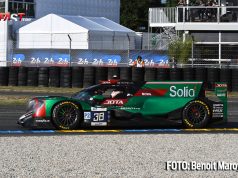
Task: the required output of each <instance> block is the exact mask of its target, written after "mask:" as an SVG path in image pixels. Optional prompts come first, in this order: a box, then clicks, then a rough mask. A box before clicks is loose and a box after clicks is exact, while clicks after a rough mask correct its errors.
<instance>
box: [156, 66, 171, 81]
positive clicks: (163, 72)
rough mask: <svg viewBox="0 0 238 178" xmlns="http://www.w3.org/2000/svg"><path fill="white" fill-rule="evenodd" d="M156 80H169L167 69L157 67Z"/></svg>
mask: <svg viewBox="0 0 238 178" xmlns="http://www.w3.org/2000/svg"><path fill="white" fill-rule="evenodd" d="M156 80H158V81H168V80H169V69H166V68H158V69H157V71H156Z"/></svg>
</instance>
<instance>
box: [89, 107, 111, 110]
mask: <svg viewBox="0 0 238 178" xmlns="http://www.w3.org/2000/svg"><path fill="white" fill-rule="evenodd" d="M91 111H107V108H95V107H91Z"/></svg>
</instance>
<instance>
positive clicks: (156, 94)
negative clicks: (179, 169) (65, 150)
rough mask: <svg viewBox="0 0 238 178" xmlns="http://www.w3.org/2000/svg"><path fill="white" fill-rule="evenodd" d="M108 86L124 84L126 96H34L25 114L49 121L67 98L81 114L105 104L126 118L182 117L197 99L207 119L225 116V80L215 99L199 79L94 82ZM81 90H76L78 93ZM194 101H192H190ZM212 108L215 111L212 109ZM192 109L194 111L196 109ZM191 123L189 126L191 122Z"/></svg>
mask: <svg viewBox="0 0 238 178" xmlns="http://www.w3.org/2000/svg"><path fill="white" fill-rule="evenodd" d="M110 87H111V88H116V87H120V88H125V90H124V92H125V94H126V95H125V96H126V97H125V96H124V97H122V98H116V99H112V98H109V97H106V96H104V94H102V93H101V94H98V93H95V94H94V93H93V94H91V95H90V99H89V98H88V99H86V100H83V99H79V98H77V95H75V96H73V97H62V96H45V97H37V98H34V99H33V100H35V101H36V102H39V103H41V104H39V106H37V105H36V104H35V108H34V112H32V111H29V110H28V112H31V114H28V115H27V116H28V118H30V115H31V118H34V119H37V120H40V119H43V120H45V121H47V122H48V123H49V122H52V117H53V116H52V113H53V111H54V108H55V107H56V106H57V105H59V104H60V103H62V102H68V103H74V104H75V105H76V106H77V107H76V108H77V109H78V110H80V113H81V116H80V117H85V116H83V113H85V112H87V113H89V112H91V111H92V108H106V110H107V111H109V112H111V113H109V115H110V117H111V115H112V112H113V116H117V115H118V113H119V115H120V116H121V113H123V114H122V116H123V117H126V116H127V115H128V116H129V118H131V117H133V115H137V116H138V115H139V116H140V117H142V118H144V120H146V118H147V117H152V116H153V117H161V116H164V117H166V116H167V117H168V116H169V115H173V117H180V118H181V119H183V117H185V116H183V114H184V108H186V106H188V105H189V104H190V103H191V104H193V105H196V103H198V104H197V105H199V104H200V105H201V106H200V107H203V108H204V109H205V111H204V112H205V114H206V117H207V118H209V119H210V120H211V119H212V118H213V116H216V117H214V118H219V119H218V120H223V121H224V120H225V121H226V120H227V88H226V84H224V83H217V84H216V87H215V94H216V96H217V98H218V101H211V100H210V99H208V98H207V97H206V96H205V90H204V89H203V82H201V81H189V82H185V81H184V82H180V81H165V82H160V81H151V82H144V83H140V84H136V83H131V82H128V83H126V82H124V83H120V81H119V80H118V81H117V82H115V81H113V82H110V81H109V82H105V83H102V84H100V85H97V86H95V88H99V89H100V88H102V89H103V90H108V89H110ZM93 88H94V87H91V88H90V89H88V91H91V90H92V91H93ZM83 91H84V92H87V89H84V90H83ZM83 91H82V92H83ZM82 92H79V95H80V94H81V93H82ZM93 92H94V91H93ZM104 92H105V91H104ZM194 101H195V103H193V102H194ZM66 104H67V103H66ZM37 107H38V108H37ZM175 111H178V112H175ZM213 111H214V112H215V113H213ZM174 112H175V113H174ZM105 113H106V112H105ZM114 113H116V114H114ZM171 113H172V114H171ZM173 113H174V114H173ZM194 113H195V114H197V113H196V112H194ZM106 114H107V113H106ZM200 114H201V113H200ZM25 117H26V115H25ZM107 117H109V116H107ZM195 117H196V115H195ZM204 117H205V116H204ZM22 118H23V117H22ZM22 118H21V121H19V123H20V124H21V125H24V124H23V120H24V119H22ZM80 119H81V121H80V122H84V121H85V118H80ZM181 119H180V120H181ZM112 120H113V119H112V118H110V119H108V121H106V122H111V121H112ZM39 122H40V121H39ZM207 122H208V121H206V124H207ZM32 124H33V125H34V126H37V124H36V122H34V121H33V122H32V123H31V125H32ZM107 125H109V124H107ZM188 125H189V124H188ZM190 125H191V126H192V124H190ZM204 125H205V123H204ZM58 128H59V127H58ZM59 129H71V127H62V128H59Z"/></svg>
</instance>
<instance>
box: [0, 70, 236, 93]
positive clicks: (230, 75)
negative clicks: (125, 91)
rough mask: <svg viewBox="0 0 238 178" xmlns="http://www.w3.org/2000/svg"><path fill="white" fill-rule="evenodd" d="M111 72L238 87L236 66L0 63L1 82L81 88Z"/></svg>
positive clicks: (136, 77)
mask: <svg viewBox="0 0 238 178" xmlns="http://www.w3.org/2000/svg"><path fill="white" fill-rule="evenodd" d="M114 75H117V76H118V77H119V78H121V79H123V80H133V81H144V80H145V81H152V80H159V81H166V80H171V81H194V80H199V81H204V83H205V86H206V87H207V88H208V89H213V88H214V83H215V82H227V84H228V89H229V91H238V69H219V68H171V69H168V68H134V67H111V68H107V67H49V68H47V67H39V68H37V67H0V86H39V87H48V86H49V87H66V88H69V87H77V88H84V87H88V86H91V85H94V84H97V83H98V82H99V81H100V80H107V79H111V78H112V77H113V76H114Z"/></svg>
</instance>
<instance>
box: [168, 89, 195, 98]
mask: <svg viewBox="0 0 238 178" xmlns="http://www.w3.org/2000/svg"><path fill="white" fill-rule="evenodd" d="M169 90H170V94H169V96H170V97H194V96H195V90H194V89H189V88H188V86H186V87H183V88H182V89H177V87H176V86H171V87H170V89H169Z"/></svg>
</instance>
